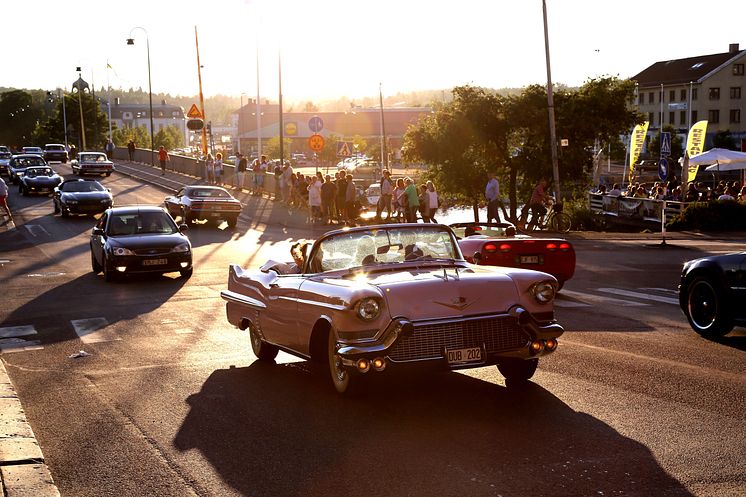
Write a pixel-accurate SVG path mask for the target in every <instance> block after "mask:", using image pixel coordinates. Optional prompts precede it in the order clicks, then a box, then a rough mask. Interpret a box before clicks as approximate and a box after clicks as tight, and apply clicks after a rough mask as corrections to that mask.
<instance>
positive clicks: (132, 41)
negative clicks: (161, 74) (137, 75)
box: [127, 26, 155, 166]
mask: <svg viewBox="0 0 746 497" xmlns="http://www.w3.org/2000/svg"><path fill="white" fill-rule="evenodd" d="M136 29H142V30H143V31H144V32H145V46H146V48H147V52H148V95H149V97H150V165H151V166H155V159H154V158H153V154H154V149H155V138H154V137H153V85H152V84H151V80H150V38H149V37H148V31H147V30H146V29H145V28H143V27H140V26H136V27H134V28H132V29H131V30H130V37H129V38H127V45H134V44H135V39H134V38H133V37H132V31H134V30H136Z"/></svg>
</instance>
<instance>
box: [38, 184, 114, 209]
mask: <svg viewBox="0 0 746 497" xmlns="http://www.w3.org/2000/svg"><path fill="white" fill-rule="evenodd" d="M52 200H53V202H54V213H55V214H62V217H67V216H69V215H70V214H81V215H86V216H92V215H95V214H100V213H102V212H104V211H105V210H106V209H108V208H109V207H111V206H112V205H113V203H114V198H113V197H112V195H111V192H110V191H109V189H108V188H105V187H104V185H102V184H101V183H99V182H98V181H95V180H92V179H79V178H76V179H68V180H65V181H63V182H62V183H60V186H58V187H57V188H55V189H54V195H53V197H52Z"/></svg>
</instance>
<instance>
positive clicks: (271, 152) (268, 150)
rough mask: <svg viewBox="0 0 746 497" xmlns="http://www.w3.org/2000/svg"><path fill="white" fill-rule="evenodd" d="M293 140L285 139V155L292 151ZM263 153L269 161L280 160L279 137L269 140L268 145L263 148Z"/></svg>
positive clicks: (283, 141)
mask: <svg viewBox="0 0 746 497" xmlns="http://www.w3.org/2000/svg"><path fill="white" fill-rule="evenodd" d="M291 142H292V139H290V138H285V137H283V140H282V143H283V150H284V152H285V155H287V153H288V151H289V150H290V145H291ZM262 153H263V154H264V155H266V156H267V158H269V159H279V158H280V137H279V136H273V137H272V138H270V139H269V140H267V143H266V144H265V145H264V146H263V147H262Z"/></svg>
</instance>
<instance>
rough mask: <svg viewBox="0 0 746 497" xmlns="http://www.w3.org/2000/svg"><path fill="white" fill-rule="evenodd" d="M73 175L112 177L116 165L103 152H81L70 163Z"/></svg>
mask: <svg viewBox="0 0 746 497" xmlns="http://www.w3.org/2000/svg"><path fill="white" fill-rule="evenodd" d="M70 167H71V168H72V170H73V174H77V175H78V176H83V175H84V174H105V175H106V176H111V173H112V172H113V171H114V163H113V162H111V161H110V160H109V159H108V158H107V157H106V154H104V153H102V152H80V153H78V156H77V157H76V158H75V159H73V160H71V161H70Z"/></svg>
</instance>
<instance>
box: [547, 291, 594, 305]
mask: <svg viewBox="0 0 746 497" xmlns="http://www.w3.org/2000/svg"><path fill="white" fill-rule="evenodd" d="M563 293H564V292H563ZM590 306H591V304H586V303H585V302H576V301H575V300H561V299H560V297H557V300H555V301H554V307H567V308H572V307H590Z"/></svg>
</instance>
